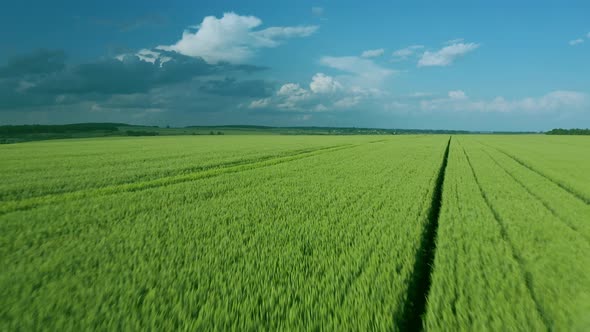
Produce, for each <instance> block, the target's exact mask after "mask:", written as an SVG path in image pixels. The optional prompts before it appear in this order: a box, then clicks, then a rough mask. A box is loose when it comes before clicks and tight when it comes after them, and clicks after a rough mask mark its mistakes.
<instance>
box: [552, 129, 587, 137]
mask: <svg viewBox="0 0 590 332" xmlns="http://www.w3.org/2000/svg"><path fill="white" fill-rule="evenodd" d="M545 134H547V135H590V129H578V128H574V129H561V128H557V129H552V130H550V131H548V132H546V133H545Z"/></svg>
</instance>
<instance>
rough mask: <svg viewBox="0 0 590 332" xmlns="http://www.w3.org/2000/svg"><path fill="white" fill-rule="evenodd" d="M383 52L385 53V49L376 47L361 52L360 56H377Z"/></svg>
mask: <svg viewBox="0 0 590 332" xmlns="http://www.w3.org/2000/svg"><path fill="white" fill-rule="evenodd" d="M383 53H385V50H384V49H382V48H378V49H375V50H366V51H364V52H363V53H362V54H361V57H363V58H377V57H380V56H382V55H383Z"/></svg>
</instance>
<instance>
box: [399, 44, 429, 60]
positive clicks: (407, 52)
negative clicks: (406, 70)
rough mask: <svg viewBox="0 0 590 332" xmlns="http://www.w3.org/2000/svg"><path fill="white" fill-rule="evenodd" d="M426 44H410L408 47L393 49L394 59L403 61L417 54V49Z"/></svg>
mask: <svg viewBox="0 0 590 332" xmlns="http://www.w3.org/2000/svg"><path fill="white" fill-rule="evenodd" d="M423 48H424V46H423V45H411V46H408V47H406V48H402V49H399V50H396V51H393V53H392V55H393V60H394V61H402V60H406V59H408V58H409V57H411V56H413V55H414V54H416V51H417V50H420V49H423Z"/></svg>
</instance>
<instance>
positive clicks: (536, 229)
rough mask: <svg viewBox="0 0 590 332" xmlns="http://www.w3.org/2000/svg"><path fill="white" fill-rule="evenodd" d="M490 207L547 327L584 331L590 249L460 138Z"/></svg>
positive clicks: (589, 295)
mask: <svg viewBox="0 0 590 332" xmlns="http://www.w3.org/2000/svg"><path fill="white" fill-rule="evenodd" d="M462 143H463V145H464V147H465V149H466V153H467V155H468V156H469V157H468V160H469V161H470V163H471V165H472V167H473V170H474V173H475V176H476V179H477V180H478V182H479V185H480V186H481V189H482V191H483V193H484V194H485V196H484V197H486V200H487V202H488V205H489V206H490V207H491V208H492V210H493V211H495V214H496V217H497V219H498V220H500V221H501V222H502V224H503V225H504V226H505V232H506V235H507V236H508V237H509V238H510V242H511V243H512V246H513V247H514V250H515V253H516V255H517V257H518V260H519V261H520V262H521V264H522V265H523V267H524V270H525V274H526V280H527V283H528V284H529V287H530V288H531V290H532V293H533V294H534V298H535V299H536V302H537V303H538V304H539V307H540V308H541V311H542V312H543V319H544V321H546V322H547V326H548V327H549V329H557V330H561V329H572V328H574V329H581V328H582V326H587V324H588V321H585V319H587V315H586V313H587V312H589V310H590V301H589V298H590V291H589V290H590V273H589V272H590V270H589V269H590V258H589V257H588V256H587V255H585V254H584V253H586V252H590V245H589V244H588V242H587V241H586V240H585V239H584V238H583V237H581V236H580V234H579V233H578V232H576V231H574V230H572V229H571V228H570V227H568V226H566V225H565V224H564V223H563V222H562V221H561V220H559V218H557V217H556V216H555V215H553V213H552V212H551V211H549V210H548V209H547V208H545V206H544V205H543V204H542V203H541V202H539V200H538V199H536V198H535V197H534V196H532V195H531V194H530V193H529V192H528V191H527V190H526V189H525V188H523V187H522V186H521V185H520V184H518V183H517V182H515V181H513V179H512V178H511V177H510V176H509V175H508V174H506V172H504V170H503V169H502V168H500V167H498V165H496V164H495V163H494V162H493V160H492V159H491V158H490V157H489V156H488V155H487V154H486V153H485V151H483V150H482V149H481V147H480V145H479V144H478V143H476V142H471V141H469V140H468V139H465V140H462Z"/></svg>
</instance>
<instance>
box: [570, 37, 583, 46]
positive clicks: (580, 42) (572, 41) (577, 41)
mask: <svg viewBox="0 0 590 332" xmlns="http://www.w3.org/2000/svg"><path fill="white" fill-rule="evenodd" d="M583 42H584V39H582V38H578V39H574V40H570V41H569V44H570V46H576V45H579V44H582V43H583Z"/></svg>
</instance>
